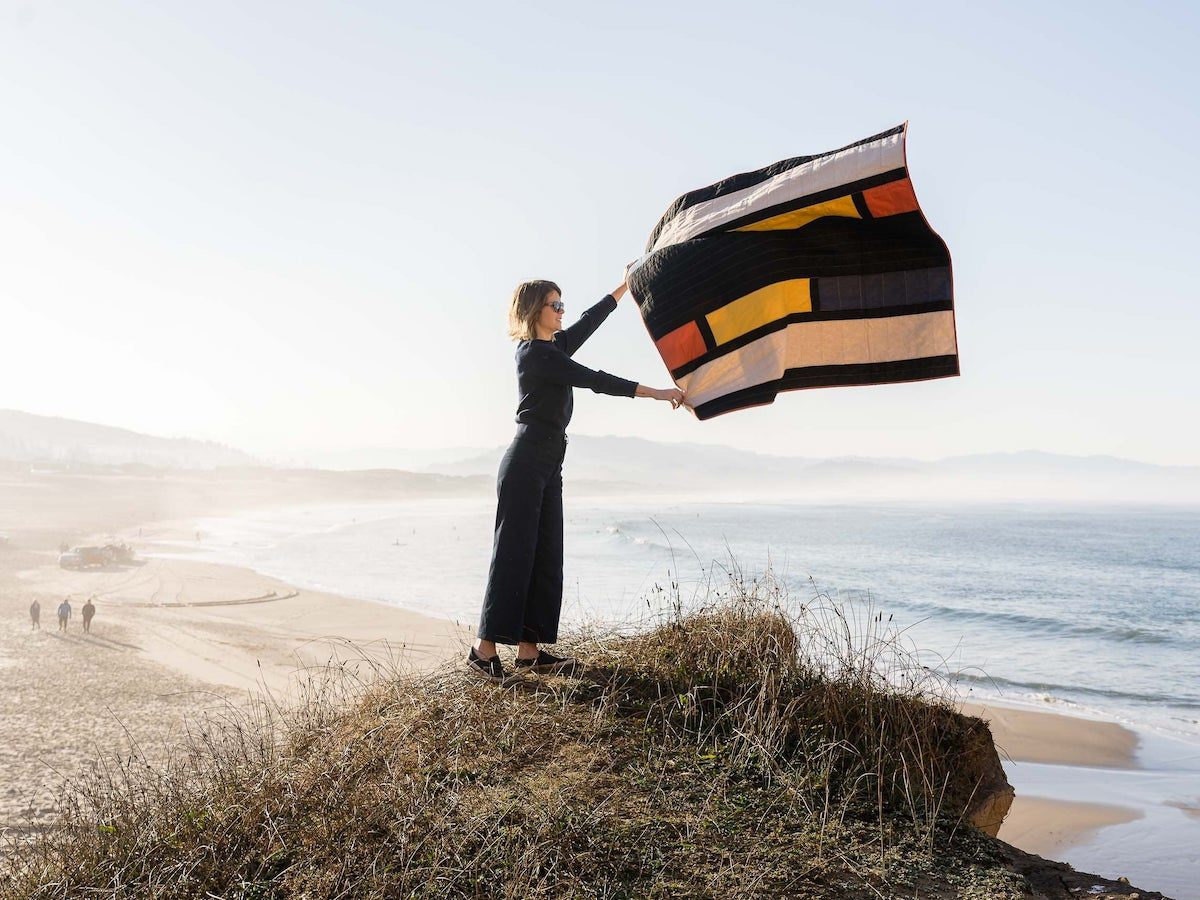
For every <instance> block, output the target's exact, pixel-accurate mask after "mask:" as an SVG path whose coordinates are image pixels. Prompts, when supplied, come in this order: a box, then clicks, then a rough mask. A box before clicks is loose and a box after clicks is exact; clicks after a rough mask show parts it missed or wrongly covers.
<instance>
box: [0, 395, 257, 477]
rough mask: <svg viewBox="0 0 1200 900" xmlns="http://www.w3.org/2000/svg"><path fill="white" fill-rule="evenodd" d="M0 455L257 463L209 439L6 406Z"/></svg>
mask: <svg viewBox="0 0 1200 900" xmlns="http://www.w3.org/2000/svg"><path fill="white" fill-rule="evenodd" d="M0 460H10V461H17V462H53V463H58V464H84V465H127V464H130V463H136V464H141V465H147V466H156V467H163V468H177V469H211V468H215V467H217V466H251V465H257V464H258V461H257V460H255V458H254V457H252V456H250V455H249V454H247V453H243V452H242V451H241V450H235V449H233V448H232V447H226V446H224V445H222V444H216V443H213V442H211V441H196V440H191V439H189V438H162V437H152V436H151V435H147V434H139V433H138V432H136V431H129V430H127V429H125V428H113V427H112V426H109V425H94V424H92V423H90V422H79V421H76V420H73V419H60V418H57V417H55V416H36V415H33V414H32V413H26V412H18V411H16V410H11V409H5V410H0Z"/></svg>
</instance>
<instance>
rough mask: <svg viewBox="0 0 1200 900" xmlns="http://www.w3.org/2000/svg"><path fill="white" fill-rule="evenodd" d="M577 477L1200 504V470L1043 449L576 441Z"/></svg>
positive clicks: (782, 491) (716, 486)
mask: <svg viewBox="0 0 1200 900" xmlns="http://www.w3.org/2000/svg"><path fill="white" fill-rule="evenodd" d="M503 452H504V448H503V447H493V448H491V449H489V450H484V451H480V452H476V453H473V454H472V455H470V456H467V457H465V458H462V459H458V460H455V461H450V460H449V459H448V460H447V461H446V462H443V463H437V464H433V465H429V466H426V467H424V469H423V471H427V472H439V473H442V474H448V475H495V473H496V469H497V467H498V465H499V461H500V456H501V454H502V453H503ZM567 460H568V462H567V466H568V468H569V470H570V471H571V472H572V473H574V476H575V477H586V478H589V479H596V480H600V481H622V482H634V483H640V484H644V485H646V486H647V487H651V488H654V489H658V490H662V491H678V492H684V493H693V492H694V493H697V494H700V493H703V494H726V495H737V494H741V495H743V496H746V497H751V496H755V497H766V498H771V497H779V498H781V499H782V498H785V497H786V498H789V499H794V498H797V497H805V498H809V499H814V500H824V499H828V500H837V499H859V498H861V499H867V498H873V499H897V500H925V499H928V500H1069V501H1097V502H1102V501H1121V502H1138V501H1144V502H1147V503H1200V466H1163V465H1158V464H1155V463H1146V462H1139V461H1136V460H1126V459H1120V458H1118V457H1114V456H1103V455H1097V456H1068V455H1065V454H1055V453H1047V452H1044V451H1039V450H1026V451H1017V452H1003V453H979V454H970V455H964V456H951V457H946V458H944V459H940V460H935V461H926V460H917V459H904V458H881V457H857V456H854V457H835V458H819V457H811V456H778V455H773V454H764V453H755V452H752V451H747V450H739V449H735V448H732V447H723V446H716V445H709V444H683V443H681V444H666V443H659V442H656V441H648V440H645V439H643V438H626V437H611V436H606V437H592V436H589V435H577V436H573V437H572V438H571V443H570V450H569V451H568V453H567Z"/></svg>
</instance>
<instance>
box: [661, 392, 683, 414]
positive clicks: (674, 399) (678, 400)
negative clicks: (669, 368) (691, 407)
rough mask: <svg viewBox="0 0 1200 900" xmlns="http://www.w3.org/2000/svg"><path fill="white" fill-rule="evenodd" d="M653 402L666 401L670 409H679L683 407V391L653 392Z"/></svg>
mask: <svg viewBox="0 0 1200 900" xmlns="http://www.w3.org/2000/svg"><path fill="white" fill-rule="evenodd" d="M654 399H655V400H666V401H667V402H668V403H670V404H671V409H679V407H681V406H683V391H681V390H679V388H667V389H666V390H663V391H655V393H654Z"/></svg>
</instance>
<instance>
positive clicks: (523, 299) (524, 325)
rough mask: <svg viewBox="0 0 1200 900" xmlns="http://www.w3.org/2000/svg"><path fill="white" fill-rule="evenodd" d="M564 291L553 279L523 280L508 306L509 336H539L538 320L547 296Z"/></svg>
mask: <svg viewBox="0 0 1200 900" xmlns="http://www.w3.org/2000/svg"><path fill="white" fill-rule="evenodd" d="M552 293H557V294H559V295H560V296H561V295H562V291H561V290H560V289H559V287H558V285H557V284H555V283H554V282H553V281H541V280H539V281H523V282H521V283H520V284H518V285H517V289H516V290H515V291H513V295H512V303H511V304H509V307H508V336H509V337H511V338H512V339H513V340H514V341H532V340H533V339H534V338H536V337H537V320H538V316H540V315H541V314H542V307H543V306H545V304H546V298H547V297H549V296H550V295H551V294H552Z"/></svg>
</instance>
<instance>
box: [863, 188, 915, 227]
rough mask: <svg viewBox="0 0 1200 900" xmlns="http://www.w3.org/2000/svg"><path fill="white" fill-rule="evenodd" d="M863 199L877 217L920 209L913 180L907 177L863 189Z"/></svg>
mask: <svg viewBox="0 0 1200 900" xmlns="http://www.w3.org/2000/svg"><path fill="white" fill-rule="evenodd" d="M863 199H864V200H866V201H867V209H869V210H870V211H871V215H872V216H874V217H875V218H877V219H881V218H883V217H884V216H896V215H899V214H900V213H906V212H912V211H913V210H916V209H920V207H919V206H918V205H917V195H916V194H914V193H913V186H912V182H911V181H909V180H908V179H907V178H901V179H900V180H899V181H891V182H889V183H887V184H881V185H880V186H879V187H873V188H868V189H867V190H865V191H863Z"/></svg>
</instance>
